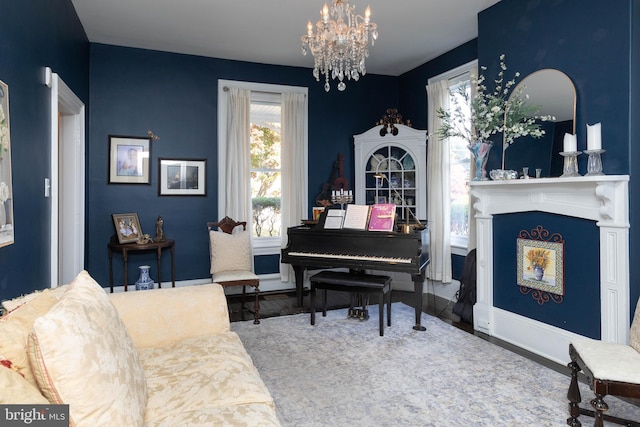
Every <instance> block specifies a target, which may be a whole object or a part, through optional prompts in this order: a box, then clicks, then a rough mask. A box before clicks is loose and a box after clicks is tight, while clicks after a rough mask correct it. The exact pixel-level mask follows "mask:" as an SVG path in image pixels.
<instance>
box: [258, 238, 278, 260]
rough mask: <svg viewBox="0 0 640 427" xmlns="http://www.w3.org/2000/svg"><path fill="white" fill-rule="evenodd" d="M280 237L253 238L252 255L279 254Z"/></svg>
mask: <svg viewBox="0 0 640 427" xmlns="http://www.w3.org/2000/svg"><path fill="white" fill-rule="evenodd" d="M281 246H282V239H281V238H280V237H263V238H258V239H256V238H254V239H253V255H256V256H260V255H275V254H280V248H281Z"/></svg>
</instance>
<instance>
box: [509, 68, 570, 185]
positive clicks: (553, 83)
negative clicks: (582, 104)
mask: <svg viewBox="0 0 640 427" xmlns="http://www.w3.org/2000/svg"><path fill="white" fill-rule="evenodd" d="M519 87H523V91H522V96H528V103H529V104H531V105H535V106H537V107H539V110H538V112H537V113H536V116H547V115H548V116H553V117H555V120H551V121H544V122H541V128H542V129H544V131H545V135H544V136H543V137H542V138H539V139H533V138H530V137H521V138H518V139H517V140H516V141H515V142H514V143H513V144H512V145H511V146H510V147H509V148H508V149H507V150H506V152H505V169H513V170H517V171H520V172H521V171H522V168H523V167H528V168H529V172H530V174H531V175H532V176H534V175H533V172H534V171H535V170H536V169H541V172H542V173H541V175H542V177H550V176H551V177H557V176H560V175H562V168H563V161H564V160H563V157H562V156H561V155H560V154H559V153H560V152H561V151H562V150H563V146H562V143H563V138H564V134H565V133H571V134H575V133H576V89H575V86H574V85H573V82H572V81H571V79H570V78H569V77H568V76H567V75H566V74H565V73H563V72H562V71H559V70H554V69H550V68H545V69H542V70H538V71H535V72H533V73H531V74H529V75H528V76H526V77H525V78H523V79H522V80H521V81H520V82H519V83H518V84H517V85H516V86H515V88H514V89H513V91H512V92H511V93H512V94H513V93H516V92H517V91H518V88H519Z"/></svg>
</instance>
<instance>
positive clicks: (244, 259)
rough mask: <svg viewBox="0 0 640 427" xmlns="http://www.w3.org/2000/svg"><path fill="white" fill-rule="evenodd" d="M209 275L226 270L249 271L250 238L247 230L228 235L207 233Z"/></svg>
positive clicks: (218, 232) (217, 232)
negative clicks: (209, 259)
mask: <svg viewBox="0 0 640 427" xmlns="http://www.w3.org/2000/svg"><path fill="white" fill-rule="evenodd" d="M209 240H210V244H211V274H212V275H213V274H216V273H218V272H220V271H228V270H248V271H251V269H252V268H251V266H252V263H251V261H252V260H251V236H250V235H249V231H248V230H243V231H241V232H239V233H233V234H228V233H224V232H222V231H215V230H211V231H209Z"/></svg>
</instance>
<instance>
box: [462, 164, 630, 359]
mask: <svg viewBox="0 0 640 427" xmlns="http://www.w3.org/2000/svg"><path fill="white" fill-rule="evenodd" d="M628 183H629V176H628V175H603V176H581V177H576V178H541V179H520V180H506V181H474V182H472V183H471V191H470V196H471V204H472V207H473V209H474V215H475V218H476V232H477V236H476V243H477V254H476V256H477V288H478V289H477V302H476V304H475V306H474V310H473V314H474V321H473V323H474V329H475V330H477V331H480V332H483V333H486V334H488V335H491V336H495V337H497V338H500V339H502V340H504V341H507V342H510V343H512V344H515V345H517V346H519V347H521V348H524V349H526V350H529V351H531V352H534V353H536V354H539V355H541V356H543V357H546V358H547V359H550V360H553V361H556V362H558V363H563V364H565V363H567V362H568V361H569V357H568V348H569V343H570V341H571V339H573V338H574V337H577V336H578V335H576V334H575V333H573V332H569V331H566V330H563V329H561V328H557V327H554V326H551V325H548V324H546V323H542V322H539V321H536V320H533V319H529V318H527V317H524V316H520V315H517V314H514V313H511V312H508V311H505V310H502V309H499V308H496V307H494V306H493V215H498V214H507V213H517V212H530V211H540V212H548V213H553V214H559V215H565V216H568V217H575V218H584V219H589V220H593V221H596V225H597V226H598V227H599V230H600V313H601V331H602V332H601V339H602V340H603V341H610V342H618V343H627V342H628V339H629V311H630V307H629V189H628ZM566 274H567V275H568V274H571V272H567V273H566ZM584 315H585V316H588V315H589V311H588V308H586V307H585V313H584Z"/></svg>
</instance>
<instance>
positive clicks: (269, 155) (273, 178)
mask: <svg viewBox="0 0 640 427" xmlns="http://www.w3.org/2000/svg"><path fill="white" fill-rule="evenodd" d="M250 117H251V118H250V121H251V133H250V138H251V141H250V153H251V169H250V170H251V213H252V215H251V231H252V233H251V234H252V236H253V237H254V238H262V237H279V236H280V233H281V231H282V230H281V229H280V225H281V216H280V200H281V195H282V183H281V180H280V179H281V174H280V148H281V147H280V140H281V106H280V94H274V93H264V92H251V115H250Z"/></svg>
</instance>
